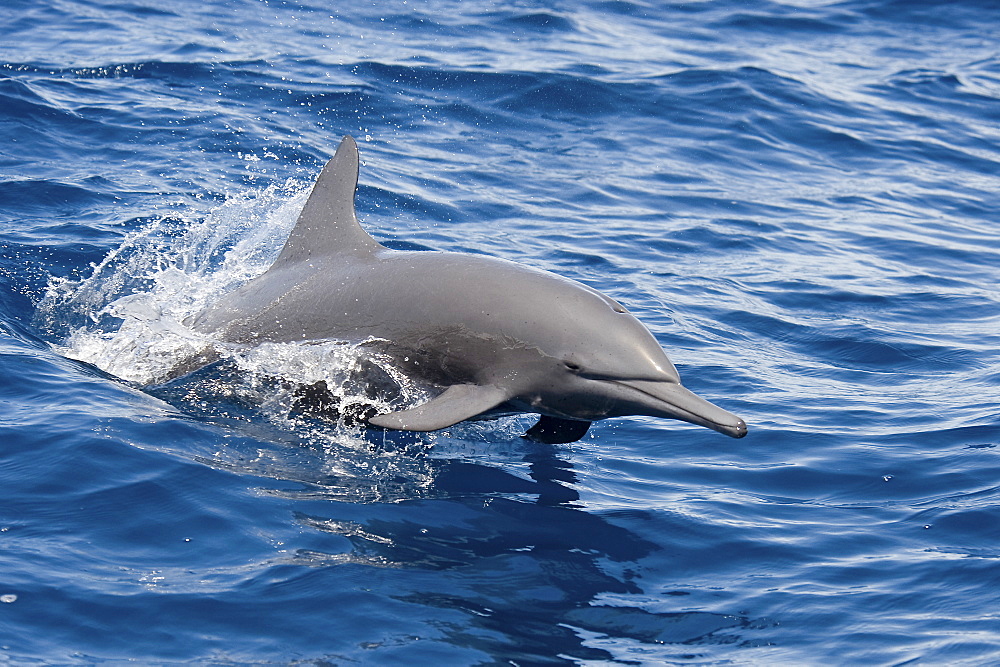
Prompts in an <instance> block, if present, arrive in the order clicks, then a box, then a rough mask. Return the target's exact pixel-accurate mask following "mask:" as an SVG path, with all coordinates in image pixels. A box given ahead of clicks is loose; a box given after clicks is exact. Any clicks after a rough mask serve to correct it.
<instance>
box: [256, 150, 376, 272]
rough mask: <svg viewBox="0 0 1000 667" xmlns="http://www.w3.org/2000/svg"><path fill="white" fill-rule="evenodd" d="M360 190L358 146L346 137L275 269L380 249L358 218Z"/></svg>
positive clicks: (286, 243)
mask: <svg viewBox="0 0 1000 667" xmlns="http://www.w3.org/2000/svg"><path fill="white" fill-rule="evenodd" d="M357 189H358V145H357V144H356V143H355V142H354V139H353V138H351V137H344V138H343V139H342V140H341V142H340V146H338V147H337V152H336V153H335V154H334V156H333V157H332V158H330V161H329V162H327V163H326V166H325V167H323V171H322V172H321V173H320V175H319V178H317V179H316V183H315V185H313V189H312V193H310V195H309V199H308V200H307V201H306V205H305V207H304V208H303V209H302V213H300V214H299V219H298V221H297V222H296V223H295V227H293V228H292V233H291V234H289V235H288V240H287V241H285V247H284V248H282V249H281V254H279V255H278V259H277V260H275V262H274V264H273V265H272V266H271V268H274V267H276V266H281V265H283V264H291V263H294V262H300V261H302V260H307V259H309V258H311V257H316V256H322V255H333V254H338V253H355V254H357V253H370V252H373V251H374V250H376V249H378V248H380V247H381V246H379V244H378V242H377V241H376V240H375V239H373V238H372V237H371V236H369V235H368V232H366V231H365V230H364V229H362V228H361V225H359V224H358V218H357V216H356V215H355V214H354V193H355V192H356V191H357Z"/></svg>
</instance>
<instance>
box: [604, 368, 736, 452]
mask: <svg viewBox="0 0 1000 667" xmlns="http://www.w3.org/2000/svg"><path fill="white" fill-rule="evenodd" d="M609 384H613V385H616V389H618V390H619V392H621V393H622V394H623V395H622V396H621V398H620V400H621V402H622V403H623V404H625V405H627V406H628V407H627V412H626V414H641V415H649V416H650V417H666V418H668V419H679V420H680V421H685V422H688V423H691V424H697V425H699V426H704V427H706V428H710V429H712V430H713V431H718V432H719V433H724V434H725V435H728V436H730V437H732V438H742V437H743V436H745V435H746V434H747V425H746V422H744V421H743V420H742V419H740V418H739V417H737V416H736V415H734V414H732V413H731V412H727V411H726V410H723V409H722V408H720V407H719V406H717V405H714V404H713V403H709V402H708V401H706V400H705V399H703V398H701V397H700V396H698V395H697V394H695V393H694V392H692V391H690V390H688V389H686V388H684V387H683V386H682V385H680V384H677V383H674V382H647V381H645V380H615V381H611V382H609Z"/></svg>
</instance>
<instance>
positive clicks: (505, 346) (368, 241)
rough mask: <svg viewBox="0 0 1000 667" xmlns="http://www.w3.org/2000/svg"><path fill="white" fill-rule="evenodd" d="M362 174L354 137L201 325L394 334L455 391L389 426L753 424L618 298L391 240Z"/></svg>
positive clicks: (558, 431) (381, 422) (359, 337)
mask: <svg viewBox="0 0 1000 667" xmlns="http://www.w3.org/2000/svg"><path fill="white" fill-rule="evenodd" d="M357 183H358V148H357V145H356V144H355V142H354V140H353V139H352V138H351V137H345V138H344V139H343V141H342V142H341V144H340V147H339V148H338V149H337V152H336V154H335V155H334V156H333V158H332V159H331V160H330V161H329V162H328V163H327V165H326V166H325V167H324V168H323V171H322V173H321V174H320V176H319V178H318V179H317V181H316V184H315V185H314V186H313V190H312V193H311V194H310V196H309V199H308V201H307V202H306V205H305V208H303V210H302V213H301V214H300V216H299V218H298V221H297V222H296V224H295V227H294V228H293V229H292V232H291V234H290V235H289V237H288V241H287V242H286V243H285V246H284V248H283V249H282V250H281V253H280V255H279V256H278V258H277V260H276V261H275V262H274V264H273V265H272V266H271V267H270V268H269V269H268V270H267V271H266V272H265V273H264V274H263V275H261V276H260V277H258V278H256V279H254V280H252V281H250V282H249V283H247V284H245V285H243V286H242V287H240V288H238V289H236V290H235V291H233V292H231V293H229V294H228V295H226V296H224V297H223V298H222V299H220V300H219V301H218V302H217V303H215V304H213V305H211V306H210V307H208V308H207V309H205V310H204V311H202V312H201V313H199V314H198V315H196V316H195V317H194V318H193V320H192V321H191V326H192V327H193V328H194V329H196V330H198V331H200V332H203V333H207V334H211V335H212V336H213V337H215V338H218V339H221V340H223V341H227V342H231V343H240V344H250V345H252V344H258V343H263V342H294V341H311V340H340V341H358V342H360V341H363V340H367V339H377V340H381V341H388V344H387V346H386V349H385V352H388V353H389V354H391V355H392V357H393V358H394V359H395V361H396V363H397V364H398V365H399V366H400V368H401V369H403V370H404V371H405V372H406V373H408V374H411V375H412V376H414V377H416V378H419V379H421V380H423V381H426V382H427V383H429V384H432V385H434V386H438V387H443V388H444V389H443V391H441V393H440V394H439V395H437V396H435V397H434V398H432V399H430V400H429V401H427V402H426V403H424V404H422V405H418V406H416V407H413V408H410V409H407V410H402V411H399V412H392V413H389V414H382V415H377V416H374V417H371V418H370V419H369V420H368V423H369V424H371V425H373V426H377V427H382V428H388V429H400V430H408V431H433V430H437V429H442V428H446V427H448V426H451V425H453V424H456V423H458V422H460V421H463V420H466V419H470V418H475V417H477V416H480V415H482V414H483V413H490V412H497V411H499V412H504V411H506V412H530V413H538V414H540V415H541V419H540V420H539V422H538V424H536V425H535V426H534V427H532V428H531V429H530V430H529V431H528V434H527V435H528V437H530V438H533V439H535V440H539V441H543V442H551V443H558V442H572V441H573V440H577V439H579V438H580V437H582V436H583V435H584V434H585V433H586V431H587V428H588V426H589V425H590V422H592V421H594V420H597V419H604V418H607V417H621V416H626V415H650V416H654V417H668V418H673V419H680V420H682V421H686V422H691V423H693V424H700V425H702V426H707V427H708V428H711V429H714V430H716V431H719V432H721V433H725V434H726V435H729V436H732V437H734V438H741V437H743V436H744V435H746V432H747V428H746V424H745V423H744V422H743V420H742V419H740V418H739V417H737V416H735V415H733V414H730V413H729V412H726V411H725V410H723V409H722V408H719V407H717V406H715V405H713V404H711V403H709V402H708V401H705V400H704V399H702V398H699V397H698V396H696V395H695V394H693V393H692V392H690V391H688V390H687V389H685V388H684V387H683V386H681V384H680V378H679V377H678V375H677V370H676V369H675V368H674V365H673V364H672V363H670V360H669V359H667V356H666V355H665V354H664V352H663V350H662V349H661V348H660V345H659V343H657V342H656V339H654V338H653V335H652V334H651V333H650V332H649V330H648V329H646V328H645V327H644V326H643V325H642V324H641V323H640V322H639V321H638V320H637V319H636V318H635V317H633V316H632V315H631V314H629V313H628V312H627V311H626V310H625V308H624V307H622V306H621V305H620V304H619V303H617V302H616V301H614V300H613V299H611V298H610V297H607V296H605V295H604V294H601V293H600V292H598V291H596V290H594V289H591V288H590V287H587V286H585V285H583V284H580V283H578V282H575V281H572V280H569V279H566V278H562V277H559V276H557V275H554V274H552V273H548V272H546V271H540V270H536V269H532V268H528V267H525V266H521V265H519V264H515V263H513V262H509V261H505V260H502V259H496V258H492V257H487V256H482V255H470V254H461V253H453V252H433V251H400V250H390V249H388V248H385V247H384V246H382V245H380V244H379V243H378V242H377V241H375V239H373V238H372V237H371V236H369V235H368V233H367V232H365V231H364V230H363V229H362V228H361V226H360V225H359V224H358V220H357V217H356V216H355V211H354V196H355V192H356V190H357Z"/></svg>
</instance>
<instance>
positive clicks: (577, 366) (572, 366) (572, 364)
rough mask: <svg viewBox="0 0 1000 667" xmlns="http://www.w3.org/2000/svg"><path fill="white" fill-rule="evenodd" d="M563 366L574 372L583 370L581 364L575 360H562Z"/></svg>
mask: <svg viewBox="0 0 1000 667" xmlns="http://www.w3.org/2000/svg"><path fill="white" fill-rule="evenodd" d="M563 366H565V367H566V368H567V369H568V370H571V371H573V372H574V373H579V372H580V371H582V370H583V366H581V365H580V364H578V363H576V362H575V361H564V362H563Z"/></svg>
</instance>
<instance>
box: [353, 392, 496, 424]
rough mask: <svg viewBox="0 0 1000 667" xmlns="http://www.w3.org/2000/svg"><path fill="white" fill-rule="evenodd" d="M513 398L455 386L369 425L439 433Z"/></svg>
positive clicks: (370, 420)
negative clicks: (438, 431)
mask: <svg viewBox="0 0 1000 667" xmlns="http://www.w3.org/2000/svg"><path fill="white" fill-rule="evenodd" d="M509 398H510V396H508V395H507V392H506V391H504V390H503V389H501V388H499V387H494V386H491V385H478V384H453V385H452V386H450V387H448V388H447V389H445V390H444V392H443V393H442V394H440V395H439V396H436V397H434V398H432V399H431V400H429V401H427V402H426V403H424V404H422V405H418V406H417V407H415V408H410V409H409V410H400V411H399V412H390V413H389V414H386V415H378V416H377V417H372V418H371V419H369V420H368V423H369V424H371V425H372V426H381V427H382V428H394V429H398V430H401V431H436V430H438V429H441V428H447V427H449V426H454V425H455V424H457V423H458V422H460V421H465V420H466V419H469V418H470V417H475V416H476V415H478V414H482V413H483V412H486V411H487V410H490V409H492V408H495V407H496V406H498V405H500V404H501V403H503V402H504V401H506V400H507V399H509Z"/></svg>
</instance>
